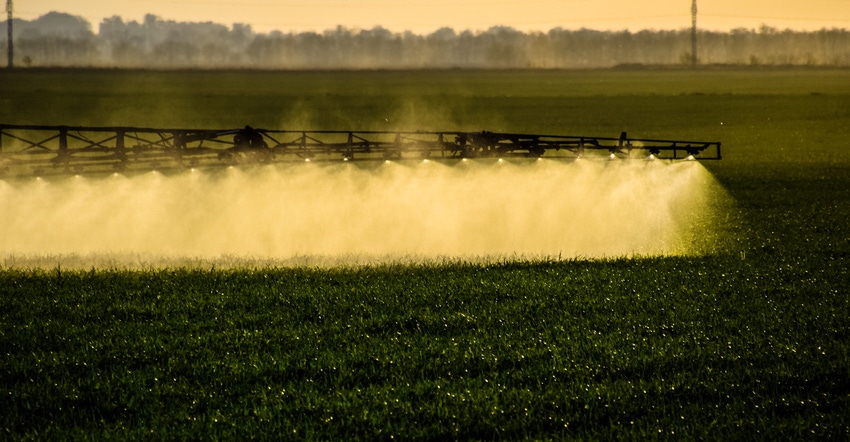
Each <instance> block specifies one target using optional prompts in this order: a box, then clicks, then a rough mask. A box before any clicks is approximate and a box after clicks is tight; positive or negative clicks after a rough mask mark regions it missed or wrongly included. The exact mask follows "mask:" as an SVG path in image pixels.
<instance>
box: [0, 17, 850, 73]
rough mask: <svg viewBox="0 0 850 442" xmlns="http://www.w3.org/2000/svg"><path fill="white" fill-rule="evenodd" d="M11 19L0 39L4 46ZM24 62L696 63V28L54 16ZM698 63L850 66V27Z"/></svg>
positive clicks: (721, 53)
mask: <svg viewBox="0 0 850 442" xmlns="http://www.w3.org/2000/svg"><path fill="white" fill-rule="evenodd" d="M7 25H8V24H7V23H6V22H3V24H2V25H0V38H2V40H0V42H2V45H3V47H5V46H6V35H7V32H6V30H7V28H6V26H7ZM13 32H14V36H13V39H14V46H15V65H16V66H32V67H46V66H50V67H53V66H61V67H115V68H155V69H169V68H174V69H180V68H227V69H232V68H237V69H239V68H245V69H447V68H485V69H525V68H543V69H575V68H604V67H612V66H618V65H686V64H690V63H691V53H690V51H691V31H690V29H680V30H645V31H640V32H629V31H597V30H592V29H586V28H582V29H578V30H569V29H564V28H560V27H558V28H554V29H551V30H549V31H548V32H521V31H518V30H515V29H513V28H511V27H506V26H496V27H492V28H490V29H487V30H486V31H480V32H472V31H469V30H462V31H456V30H454V29H451V28H442V29H439V30H437V31H435V32H432V33H430V34H426V35H421V34H415V33H412V32H391V31H389V30H387V29H384V28H382V27H375V28H373V29H365V30H357V29H349V28H345V27H341V26H340V27H337V28H335V29H330V30H326V31H324V32H321V33H318V32H297V33H296V32H288V33H286V32H280V31H273V32H269V33H258V32H254V31H253V30H252V28H251V26H250V25H245V24H234V25H232V26H230V27H228V26H225V25H222V24H217V23H210V22H205V23H187V22H176V21H169V20H162V19H161V18H159V17H157V16H155V15H150V14H149V15H147V16H145V17H144V19H143V20H142V21H141V22H137V21H124V20H123V19H122V18H121V17H118V16H115V17H111V18H107V19H104V20H103V21H102V22H101V23H100V25H99V29H98V32H97V33H95V32H93V31H92V26H91V24H90V23H89V22H88V21H86V20H85V19H83V18H82V17H77V16H73V15H70V14H65V13H59V12H51V13H48V14H46V15H44V16H41V17H39V18H37V19H35V20H31V21H27V20H20V19H16V20H15V21H14V22H13ZM697 40H698V51H697V57H698V60H699V63H700V64H734V65H806V66H841V67H846V66H850V31H848V30H845V29H822V30H819V31H812V32H809V31H807V32H802V31H792V30H779V29H776V28H772V27H769V26H761V27H760V28H758V29H744V28H741V29H734V30H732V31H729V32H712V31H699V32H698V36H697Z"/></svg>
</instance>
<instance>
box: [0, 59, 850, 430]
mask: <svg viewBox="0 0 850 442" xmlns="http://www.w3.org/2000/svg"><path fill="white" fill-rule="evenodd" d="M847 78H848V72H847V71H846V70H810V69H774V70H736V69H727V70H704V71H702V70H701V71H685V70H676V71H673V70H671V71H665V70H610V71H609V70H604V71H575V72H568V71H509V72H496V71H487V72H470V71H428V72H284V73H282V72H143V71H140V72H124V71H107V70H104V71H62V70H58V71H50V70H45V71H13V72H2V73H0V122H2V123H13V124H51V125H52V124H67V125H97V126H101V125H134V126H153V127H197V128H206V127H211V128H219V127H241V126H244V125H246V124H251V125H253V126H255V127H266V128H294V129H302V128H303V129H343V130H345V129H353V130H385V129H386V130H417V129H422V130H473V131H477V130H491V131H512V132H513V131H515V132H527V133H550V134H565V135H575V134H578V135H583V134H587V135H597V136H617V135H618V134H619V133H620V132H621V131H628V133H629V135H630V136H633V137H645V138H671V139H705V140H712V141H713V140H718V141H722V142H723V149H724V151H723V156H724V159H723V160H722V161H718V162H709V163H705V167H706V168H708V170H709V171H710V172H711V173H712V174H713V176H714V177H715V178H716V180H717V181H718V182H719V184H720V185H721V186H722V187H723V188H724V189H725V190H726V192H727V193H728V195H729V196H730V197H731V199H732V200H733V201H734V207H731V208H730V209H729V213H728V216H727V217H720V222H719V223H718V225H717V226H716V227H715V228H713V229H707V230H706V235H710V236H711V237H712V238H713V239H712V241H713V242H714V246H715V247H714V248H713V250H714V252H712V253H709V254H707V255H701V256H693V257H643V258H633V259H625V258H623V259H609V260H580V259H579V260H573V259H568V260H563V261H559V260H542V261H533V262H526V261H500V262H497V263H492V264H488V265H484V264H480V265H473V264H467V263H463V262H453V261H451V260H449V261H448V262H444V263H431V264H420V265H417V264H407V265H383V266H371V267H338V268H324V269H318V268H274V267H268V266H255V267H246V268H236V269H222V268H221V267H220V266H219V267H216V268H209V267H207V268H169V269H150V270H144V271H129V270H122V269H111V270H110V269H91V270H74V271H68V270H66V269H64V268H56V267H54V268H45V269H22V268H10V266H9V265H8V263H4V264H3V265H2V270H0V355H2V358H0V395H2V397H3V400H2V401H0V432H2V434H3V438H4V439H38V440H42V439H55V440H58V439H68V438H74V439H103V438H107V437H111V438H127V439H150V438H155V439H224V438H226V439H243V438H247V437H256V438H280V439H315V440H336V439H346V440H352V439H355V440H356V439H379V440H386V439H391V438H394V439H404V440H409V439H418V440H423V439H427V440H431V439H465V440H469V439H509V440H514V439H535V440H541V439H564V438H576V439H582V440H584V439H612V438H621V439H649V438H659V439H673V438H677V439H678V438H699V439H714V440H716V439H723V440H726V439H733V440H738V439H748V440H749V439H762V440H788V439H832V440H846V439H847V438H848V437H850V423H848V422H850V420H848V416H850V334H848V331H850V316H848V311H850V299H848V293H847V291H848V287H850V284H849V283H850V275H848V264H850V254H849V253H848V252H850V222H848V219H850V204H848V201H850V141H848V140H850V81H847ZM0 228H2V226H0ZM0 252H3V251H2V250H0ZM13 267H14V266H13Z"/></svg>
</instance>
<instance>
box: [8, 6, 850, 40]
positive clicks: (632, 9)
mask: <svg viewBox="0 0 850 442" xmlns="http://www.w3.org/2000/svg"><path fill="white" fill-rule="evenodd" d="M13 2H14V11H15V16H16V17H19V18H23V19H27V20H32V19H34V18H37V17H39V16H41V15H43V14H45V13H47V12H50V11H60V12H67V13H70V14H73V15H79V16H82V17H84V18H86V19H87V20H88V21H89V22H91V23H92V26H93V30H94V31H95V32H97V29H98V25H99V24H100V22H101V20H102V19H103V18H105V17H111V16H114V15H118V16H121V17H123V18H124V20H125V21H131V20H136V21H141V20H142V18H143V17H144V15H145V14H148V13H151V14H154V15H157V16H159V17H161V18H162V19H166V20H177V21H192V22H204V21H212V22H216V23H221V24H225V25H231V24H233V23H247V24H250V25H252V26H253V28H254V30H255V31H259V32H268V31H271V30H280V31H283V32H290V31H309V30H312V31H323V30H326V29H331V28H335V27H336V26H337V25H342V26H345V27H348V28H359V29H363V28H372V27H374V26H377V25H380V26H383V27H385V28H387V29H390V30H392V31H405V30H410V31H414V32H416V33H429V32H432V31H434V30H436V29H438V28H440V27H443V26H449V27H452V28H454V29H456V30H466V29H469V30H484V29H487V28H489V27H491V26H496V25H506V26H512V27H514V28H516V29H520V30H523V31H527V30H544V31H545V30H549V29H552V28H554V27H558V26H560V27H563V28H566V29H578V28H581V27H586V28H591V29H600V30H607V29H614V30H622V29H628V30H631V31H638V30H641V29H680V28H686V27H690V24H691V18H690V10H691V0H638V1H636V0H74V1H68V0H13ZM698 8H699V20H698V24H699V26H700V27H701V28H705V29H712V30H728V29H732V28H736V27H745V28H758V27H759V26H760V25H761V24H768V25H770V26H774V27H777V28H780V29H785V28H791V29H798V30H817V29H821V28H824V27H826V28H848V29H850V0H787V1H783V0H698Z"/></svg>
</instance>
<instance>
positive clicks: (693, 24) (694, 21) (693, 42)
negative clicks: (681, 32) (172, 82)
mask: <svg viewBox="0 0 850 442" xmlns="http://www.w3.org/2000/svg"><path fill="white" fill-rule="evenodd" d="M9 1H10V2H11V1H12V0H9ZM696 65H697V0H692V1H691V66H694V67H696Z"/></svg>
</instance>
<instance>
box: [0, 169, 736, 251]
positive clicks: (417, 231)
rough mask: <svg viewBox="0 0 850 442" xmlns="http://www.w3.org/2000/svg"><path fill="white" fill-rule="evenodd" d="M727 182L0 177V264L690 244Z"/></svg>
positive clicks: (689, 172)
mask: <svg viewBox="0 0 850 442" xmlns="http://www.w3.org/2000/svg"><path fill="white" fill-rule="evenodd" d="M722 193H723V192H722V189H720V186H719V185H718V184H717V183H715V182H714V180H713V179H712V177H711V175H710V173H709V172H708V171H707V170H706V169H705V168H704V167H703V166H702V165H700V164H699V163H698V162H695V161H690V162H676V163H670V162H662V161H642V160H628V161H621V160H616V161H604V160H600V161H595V160H577V161H563V160H546V159H541V160H531V159H512V160H507V159H506V160H496V159H488V160H463V161H461V160H451V161H448V160H433V161H412V160H411V161H401V162H386V163H380V164H372V163H366V162H364V163H344V162H339V163H321V164H320V163H306V164H276V165H262V166H259V165H258V166H246V167H230V168H227V169H212V170H186V171H181V172H179V173H173V174H163V173H160V172H145V173H141V174H138V175H134V176H124V175H121V174H113V175H111V176H104V177H95V178H92V177H82V176H67V177H62V178H34V177H33V178H27V179H23V180H13V181H12V180H10V181H2V180H0V258H2V259H3V261H2V262H0V265H2V266H4V267H19V266H40V265H44V266H56V265H64V266H74V265H75V264H76V265H79V266H82V267H89V266H96V267H103V266H110V267H126V266H129V267H136V266H149V267H156V266H160V265H174V264H175V263H182V264H185V263H187V262H189V263H192V262H194V263H203V264H205V265H206V264H209V263H213V264H216V263H218V264H219V265H222V264H225V265H226V264H227V263H228V262H242V263H252V262H253V263H257V262H262V263H272V264H275V265H287V264H294V265H321V264H322V263H333V264H340V263H353V264H357V263H375V262H384V261H399V260H401V261H414V262H421V261H429V260H440V259H452V260H472V261H475V260H488V259H500V258H506V257H508V258H511V259H516V258H528V259H538V258H542V259H572V258H590V259H594V258H610V257H623V256H656V255H690V254H700V253H704V252H705V251H706V250H708V249H710V247H711V244H709V242H710V241H709V240H707V239H706V238H710V237H711V235H710V232H709V230H710V227H709V224H710V222H709V221H708V220H710V219H711V218H712V217H713V216H715V215H716V212H717V211H718V210H721V209H720V206H721V205H718V201H719V198H721V196H720V195H722Z"/></svg>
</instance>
